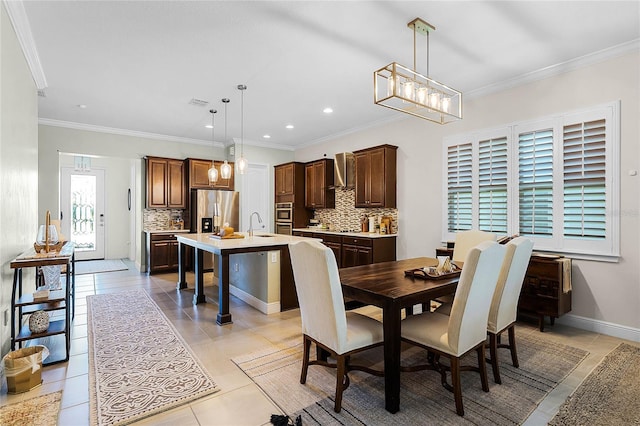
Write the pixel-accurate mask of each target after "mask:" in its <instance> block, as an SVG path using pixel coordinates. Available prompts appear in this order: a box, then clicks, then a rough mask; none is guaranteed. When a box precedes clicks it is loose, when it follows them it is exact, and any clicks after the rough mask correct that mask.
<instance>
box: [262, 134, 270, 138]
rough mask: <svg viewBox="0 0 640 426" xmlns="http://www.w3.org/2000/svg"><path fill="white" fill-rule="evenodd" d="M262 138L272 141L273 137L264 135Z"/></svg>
mask: <svg viewBox="0 0 640 426" xmlns="http://www.w3.org/2000/svg"><path fill="white" fill-rule="evenodd" d="M262 137H263V138H265V139H271V135H263V136H262Z"/></svg>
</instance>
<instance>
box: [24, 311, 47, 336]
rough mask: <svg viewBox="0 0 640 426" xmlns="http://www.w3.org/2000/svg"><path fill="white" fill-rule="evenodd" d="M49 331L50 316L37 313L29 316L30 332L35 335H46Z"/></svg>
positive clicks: (41, 312) (44, 313) (40, 312)
mask: <svg viewBox="0 0 640 426" xmlns="http://www.w3.org/2000/svg"><path fill="white" fill-rule="evenodd" d="M48 329H49V314H48V313H46V312H45V311H35V312H34V313H32V314H31V315H30V316H29V330H31V332H32V333H34V334H39V333H44V332H45V331H47V330H48Z"/></svg>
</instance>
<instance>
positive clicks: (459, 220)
mask: <svg viewBox="0 0 640 426" xmlns="http://www.w3.org/2000/svg"><path fill="white" fill-rule="evenodd" d="M472 168H473V157H472V145H471V143H464V144H459V145H453V146H449V147H448V149H447V188H448V193H447V229H448V231H449V232H456V231H463V230H467V229H471V226H472V219H473V217H472V210H473V200H472V184H473V174H472Z"/></svg>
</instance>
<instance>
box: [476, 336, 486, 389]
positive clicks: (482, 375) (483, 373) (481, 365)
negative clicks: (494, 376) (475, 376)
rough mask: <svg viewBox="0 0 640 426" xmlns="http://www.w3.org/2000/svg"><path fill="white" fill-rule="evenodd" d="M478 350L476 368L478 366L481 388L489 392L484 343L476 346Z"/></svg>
mask: <svg viewBox="0 0 640 426" xmlns="http://www.w3.org/2000/svg"><path fill="white" fill-rule="evenodd" d="M476 351H477V352H478V368H480V381H481V382H482V390H483V391H485V392H489V380H487V363H486V361H485V358H484V357H485V355H484V343H482V344H481V345H480V346H478V347H477V348H476Z"/></svg>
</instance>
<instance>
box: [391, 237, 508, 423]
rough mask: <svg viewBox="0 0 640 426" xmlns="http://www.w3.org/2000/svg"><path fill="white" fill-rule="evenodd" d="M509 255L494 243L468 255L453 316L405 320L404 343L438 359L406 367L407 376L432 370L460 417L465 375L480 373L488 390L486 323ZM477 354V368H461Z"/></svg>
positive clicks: (430, 315) (426, 315)
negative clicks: (467, 357) (445, 362)
mask: <svg viewBox="0 0 640 426" xmlns="http://www.w3.org/2000/svg"><path fill="white" fill-rule="evenodd" d="M505 251H506V248H505V247H504V246H503V245H500V244H498V243H496V242H495V241H485V242H483V243H480V244H478V245H477V246H476V247H474V248H472V249H471V250H469V253H468V254H467V257H466V258H465V261H464V267H463V268H462V272H461V274H460V280H459V282H458V287H457V288H456V293H455V297H454V299H453V305H452V307H451V314H450V315H442V314H439V313H437V312H424V313H422V314H419V315H414V316H409V317H407V318H406V319H405V320H403V321H402V339H403V340H404V341H406V342H408V343H411V344H414V345H417V346H420V347H422V348H425V349H427V350H428V351H429V352H430V353H432V354H434V355H435V356H434V357H433V358H431V357H430V358H429V360H430V362H429V363H428V364H426V365H416V366H404V367H403V371H418V370H426V369H428V370H436V371H438V372H440V375H441V380H442V385H443V386H444V387H445V388H446V389H448V390H450V391H452V392H453V394H454V399H455V404H456V412H457V413H458V415H460V416H463V415H464V408H463V405H462V386H461V382H460V372H461V371H462V370H473V371H476V372H479V373H480V379H481V383H482V390H484V391H485V392H488V391H489V383H488V380H487V367H486V363H485V344H486V340H487V326H486V322H487V320H488V317H489V308H490V305H491V298H492V297H493V294H494V292H495V288H496V283H497V281H498V274H499V273H500V267H501V265H502V262H503V259H504V255H505ZM474 350H475V351H476V352H477V358H478V367H470V366H469V367H462V366H461V365H460V359H461V358H462V357H464V356H465V355H467V354H468V353H470V352H472V351H474ZM441 357H446V358H449V365H448V366H447V365H443V364H441V363H440V358H441ZM446 371H450V372H451V385H449V384H448V383H447V382H446Z"/></svg>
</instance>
